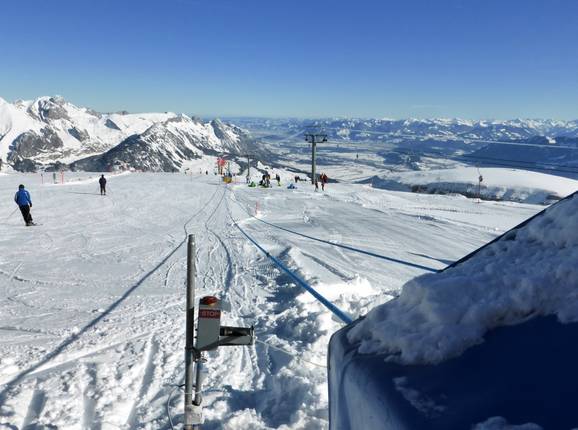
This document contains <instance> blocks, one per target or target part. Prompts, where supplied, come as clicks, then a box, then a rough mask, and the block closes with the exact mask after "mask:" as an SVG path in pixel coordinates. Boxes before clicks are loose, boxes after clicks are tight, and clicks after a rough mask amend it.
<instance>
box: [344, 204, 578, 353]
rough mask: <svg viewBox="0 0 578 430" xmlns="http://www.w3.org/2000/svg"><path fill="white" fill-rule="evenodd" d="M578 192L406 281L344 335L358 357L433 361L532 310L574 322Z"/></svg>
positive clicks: (519, 319) (577, 296)
mask: <svg viewBox="0 0 578 430" xmlns="http://www.w3.org/2000/svg"><path fill="white" fill-rule="evenodd" d="M576 225H578V194H574V195H572V197H569V198H567V199H565V200H563V201H561V202H559V203H558V204H556V205H554V206H552V207H550V208H548V209H546V210H545V213H544V214H542V215H540V216H538V217H536V218H535V219H533V220H531V221H530V222H528V223H527V224H526V225H524V226H523V227H521V228H519V229H516V230H513V231H512V232H510V233H509V234H507V235H505V236H504V237H503V238H502V239H500V240H498V241H496V242H494V243H493V244H491V245H489V246H487V247H485V248H484V249H482V250H481V251H480V252H478V253H476V254H475V255H474V256H472V257H471V258H470V259H468V260H466V261H464V262H463V263H461V264H458V265H456V266H455V267H452V268H450V269H448V270H445V271H444V272H442V273H439V274H432V275H424V276H422V277H419V278H416V279H414V280H412V281H410V282H408V283H407V284H406V285H405V286H404V287H403V290H402V293H401V295H400V296H399V298H397V299H396V300H393V301H390V302H388V303H386V304H384V305H382V306H380V307H377V308H375V309H374V310H372V311H371V312H370V313H369V314H368V315H367V317H366V318H365V319H364V320H363V321H360V322H359V323H358V324H357V325H356V326H354V327H353V328H352V329H351V331H350V332H349V334H348V338H349V340H350V342H352V343H354V344H357V345H358V346H357V348H358V351H359V352H360V353H362V354H387V355H388V356H389V359H390V360H392V361H397V362H401V363H404V364H422V363H438V362H441V361H443V360H446V359H448V358H450V357H454V356H457V355H459V354H461V353H462V352H463V351H464V350H466V349H467V348H468V347H470V346H472V345H475V344H477V343H480V342H483V336H484V334H485V333H486V332H487V331H489V330H490V329H492V328H495V327H499V326H503V325H509V324H516V323H519V322H522V321H526V320H528V318H531V317H533V316H537V315H551V314H555V315H557V316H558V318H559V320H560V321H562V322H576V321H578V309H577V306H576V300H577V299H578V293H577V291H576V285H577V284H578V266H577V265H576V260H577V258H578V230H577V229H576Z"/></svg>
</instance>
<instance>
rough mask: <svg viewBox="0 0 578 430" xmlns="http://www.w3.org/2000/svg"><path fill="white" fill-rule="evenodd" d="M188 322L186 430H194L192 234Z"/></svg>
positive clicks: (192, 241) (193, 254) (193, 256)
mask: <svg viewBox="0 0 578 430" xmlns="http://www.w3.org/2000/svg"><path fill="white" fill-rule="evenodd" d="M186 312H187V320H186V346H185V423H184V427H183V429H184V430H193V429H194V428H195V427H196V426H193V423H192V418H193V377H194V362H195V356H194V355H195V354H194V337H195V236H194V235H192V234H190V235H189V241H188V246H187V310H186Z"/></svg>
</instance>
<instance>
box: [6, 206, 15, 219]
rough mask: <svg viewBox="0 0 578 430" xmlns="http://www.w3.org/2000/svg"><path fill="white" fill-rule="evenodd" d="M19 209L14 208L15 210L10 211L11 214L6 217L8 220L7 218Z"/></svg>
mask: <svg viewBox="0 0 578 430" xmlns="http://www.w3.org/2000/svg"><path fill="white" fill-rule="evenodd" d="M17 210H18V208H16V209H14V210H13V211H12V212H10V214H9V215H8V216H7V217H6V218H4V219H5V220H6V219H8V218H10V217H11V216H12V215H14V212H16V211H17Z"/></svg>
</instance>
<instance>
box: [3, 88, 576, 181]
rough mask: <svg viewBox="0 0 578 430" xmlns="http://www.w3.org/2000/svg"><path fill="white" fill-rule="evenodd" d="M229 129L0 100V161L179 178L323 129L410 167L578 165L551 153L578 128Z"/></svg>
mask: <svg viewBox="0 0 578 430" xmlns="http://www.w3.org/2000/svg"><path fill="white" fill-rule="evenodd" d="M231 121H233V122H234V123H235V124H237V125H232V124H231V123H229V122H222V121H220V120H218V119H217V120H213V121H210V122H206V121H202V120H200V119H198V118H195V117H191V116H187V115H183V114H176V113H140V114H129V113H127V112H118V113H98V112H95V111H94V110H91V109H88V108H84V107H78V106H75V105H74V104H72V103H69V102H68V101H66V100H65V99H63V98H62V97H58V96H56V97H40V98H38V99H36V100H33V101H16V102H14V103H9V102H7V101H5V100H3V99H1V98H0V158H1V159H2V161H3V162H4V163H7V164H8V165H10V166H12V167H13V168H14V169H15V170H20V171H34V170H37V169H44V170H55V169H73V170H86V171H108V170H112V169H115V168H134V169H138V170H147V171H175V170H184V169H186V168H187V165H190V163H189V162H190V161H191V160H199V159H202V158H204V157H214V156H218V155H221V154H227V155H229V156H230V157H232V158H235V157H236V158H238V157H239V156H241V155H243V154H246V153H251V154H252V155H253V158H260V159H261V160H264V161H272V162H274V161H275V157H273V156H272V154H271V153H268V152H267V151H266V150H265V149H264V146H263V145H260V144H258V143H257V140H256V137H255V136H258V137H260V138H261V139H262V140H265V141H268V142H270V143H273V144H275V142H288V141H300V140H302V138H303V134H304V132H305V130H307V129H308V127H310V126H313V127H314V128H316V129H321V130H323V131H324V132H325V133H326V134H327V136H328V139H329V140H330V141H336V142H348V141H349V142H375V143H379V142H388V143H393V144H395V145H396V147H397V148H398V149H400V150H411V151H414V155H412V157H413V158H416V157H417V159H419V152H425V151H432V150H437V151H441V152H443V153H444V154H446V155H455V154H456V153H460V154H475V155H476V156H478V157H485V159H492V158H496V159H497V158H500V157H502V158H504V157H505V156H506V155H507V157H508V158H509V159H510V158H511V159H514V160H519V159H520V160H523V161H524V162H525V163H526V164H531V163H543V162H548V163H552V162H557V163H559V164H560V163H563V164H564V165H570V166H576V165H577V163H578V151H576V150H573V151H570V150H560V149H561V148H558V147H560V146H566V147H567V148H568V147H578V120H577V121H557V120H542V119H536V120H522V119H516V120H508V121H471V120H462V119H440V118H437V119H405V120H391V119H319V120H300V119H264V118H234V119H231ZM241 127H242V128H241ZM247 130H249V131H247ZM495 141H502V142H509V143H524V144H530V145H532V146H527V145H525V146H520V147H515V146H511V145H510V147H507V148H504V147H503V146H502V145H495V144H491V143H489V142H495ZM379 150H380V148H376V151H379ZM396 157H397V158H400V159H402V158H403V159H406V158H407V157H405V158H404V157H400V156H399V155H397V154H396V152H395V151H388V154H387V157H386V158H387V160H390V159H391V160H394V161H395V159H397V158H396ZM413 158H412V159H413ZM387 160H386V161H387ZM414 161H415V160H414ZM490 161H491V160H490ZM476 162H477V163H479V160H477V161H476ZM413 164H415V163H413Z"/></svg>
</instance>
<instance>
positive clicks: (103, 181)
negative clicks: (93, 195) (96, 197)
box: [98, 175, 106, 196]
mask: <svg viewBox="0 0 578 430" xmlns="http://www.w3.org/2000/svg"><path fill="white" fill-rule="evenodd" d="M98 183H99V184H100V195H101V196H102V195H105V196H106V179H105V178H104V175H100V179H99V180H98Z"/></svg>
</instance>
